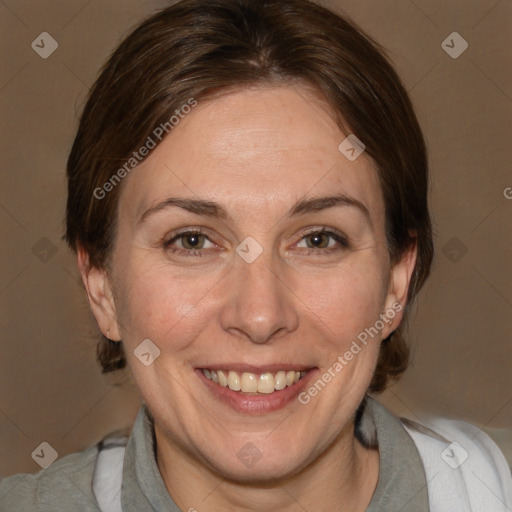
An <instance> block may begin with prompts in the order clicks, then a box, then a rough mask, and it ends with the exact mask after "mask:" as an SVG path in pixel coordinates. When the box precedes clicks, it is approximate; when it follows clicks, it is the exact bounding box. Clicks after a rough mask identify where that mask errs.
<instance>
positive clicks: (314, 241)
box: [305, 233, 331, 249]
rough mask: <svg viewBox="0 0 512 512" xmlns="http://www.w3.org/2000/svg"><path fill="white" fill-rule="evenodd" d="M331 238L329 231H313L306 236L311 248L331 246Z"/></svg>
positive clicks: (308, 245) (307, 243)
mask: <svg viewBox="0 0 512 512" xmlns="http://www.w3.org/2000/svg"><path fill="white" fill-rule="evenodd" d="M330 238H331V237H330V236H329V235H328V234H327V233H312V234H311V235H308V236H307V237H305V240H306V245H307V247H308V248H309V249H326V248H327V247H329V239H330Z"/></svg>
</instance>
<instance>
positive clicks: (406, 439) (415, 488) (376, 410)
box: [121, 398, 429, 512]
mask: <svg viewBox="0 0 512 512" xmlns="http://www.w3.org/2000/svg"><path fill="white" fill-rule="evenodd" d="M363 414H364V415H369V416H370V418H371V420H372V422H373V424H374V426H375V430H376V435H377V441H378V445H379V460H380V468H379V480H378V483H377V488H376V489H375V492H374V494H373V497H372V500H371V502H370V505H369V507H368V508H367V510H366V512H396V511H397V510H400V511H401V512H413V511H414V512H429V505H428V492H427V480H426V477H425V471H424V469H423V464H422V462H421V457H420V455H419V452H418V450H417V448H416V445H415V444H414V441H413V440H412V438H411V437H410V436H409V434H408V433H407V431H406V430H405V428H404V427H403V426H402V424H401V422H400V420H399V419H398V418H396V417H395V416H394V415H393V414H391V413H390V412H389V411H388V410H387V409H386V408H385V407H384V406H382V405H381V404H379V403H378V402H377V401H375V400H373V399H372V398H367V402H366V407H365V410H364V413H363ZM155 446H156V444H155V433H154V426H153V418H152V415H151V413H150V411H149V409H148V408H147V406H146V405H145V404H143V405H142V407H141V408H140V410H139V413H138V415H137V418H136V420H135V423H134V426H133V429H132V433H131V436H130V439H129V441H128V444H127V446H126V454H125V459H124V468H123V484H122V490H121V503H122V507H123V511H125V512H132V511H133V512H135V511H136V512H146V511H148V512H149V511H151V512H180V509H179V508H178V507H177V505H176V504H175V503H174V501H173V499H172V498H171V496H170V495H169V493H168V491H167V488H166V486H165V484H164V481H163V479H162V476H161V474H160V471H159V469H158V465H157V461H156V456H155Z"/></svg>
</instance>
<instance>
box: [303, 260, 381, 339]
mask: <svg viewBox="0 0 512 512" xmlns="http://www.w3.org/2000/svg"><path fill="white" fill-rule="evenodd" d="M370 260H373V261H370ZM382 276H383V269H382V265H381V264H380V263H379V261H378V260H377V258H360V260H358V258H353V260H352V261H351V262H348V261H347V264H346V265H344V266H342V267H339V268H337V269H335V270H334V269H330V270H329V271H328V272H318V271H317V272H315V273H314V274H312V275H311V276H310V277H309V278H305V277H304V276H302V277H300V278H299V279H297V280H296V283H295V289H296V293H297V297H299V299H300V301H301V302H302V303H303V304H304V305H305V306H306V307H304V308H303V309H304V311H305V312H306V313H308V312H309V315H308V316H309V317H310V318H311V321H312V322H314V323H315V324H316V326H317V328H318V329H319V330H321V331H322V332H323V333H324V338H325V340H326V341H328V343H329V344H330V345H336V346H337V348H339V349H341V348H343V347H344V346H345V345H347V344H350V342H351V341H352V340H353V339H355V338H357V336H358V335H359V334H360V333H361V332H363V331H364V330H365V329H366V328H369V327H371V326H373V325H374V324H375V322H376V321H377V320H378V318H379V315H380V314H381V313H382V312H383V308H384V304H385V298H386V292H387V283H386V281H385V279H383V277H382Z"/></svg>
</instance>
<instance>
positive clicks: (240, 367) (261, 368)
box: [197, 363, 315, 373]
mask: <svg viewBox="0 0 512 512" xmlns="http://www.w3.org/2000/svg"><path fill="white" fill-rule="evenodd" d="M197 368H199V369H206V370H215V371H218V370H232V371H235V372H238V373H245V372H246V373H275V372H278V371H279V370H288V371H290V370H293V371H296V372H302V371H307V370H311V369H313V368H315V367H314V366H311V365H304V364H294V363H271V364H261V365H260V364H247V363H215V364H206V365H204V366H197Z"/></svg>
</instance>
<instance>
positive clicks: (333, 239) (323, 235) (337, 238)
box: [297, 231, 349, 252]
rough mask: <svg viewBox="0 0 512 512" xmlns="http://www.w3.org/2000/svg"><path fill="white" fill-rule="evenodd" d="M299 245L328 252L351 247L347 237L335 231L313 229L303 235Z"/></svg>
mask: <svg viewBox="0 0 512 512" xmlns="http://www.w3.org/2000/svg"><path fill="white" fill-rule="evenodd" d="M297 247H299V248H303V249H313V250H316V249H324V250H325V251H322V252H327V251H331V250H336V249H346V248H348V247H349V243H348V241H347V239H346V238H345V237H344V236H343V235H341V234H338V233H335V232H333V231H313V232H310V233H307V234H306V235H304V236H303V238H302V239H301V241H300V242H299V243H298V244H297Z"/></svg>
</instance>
